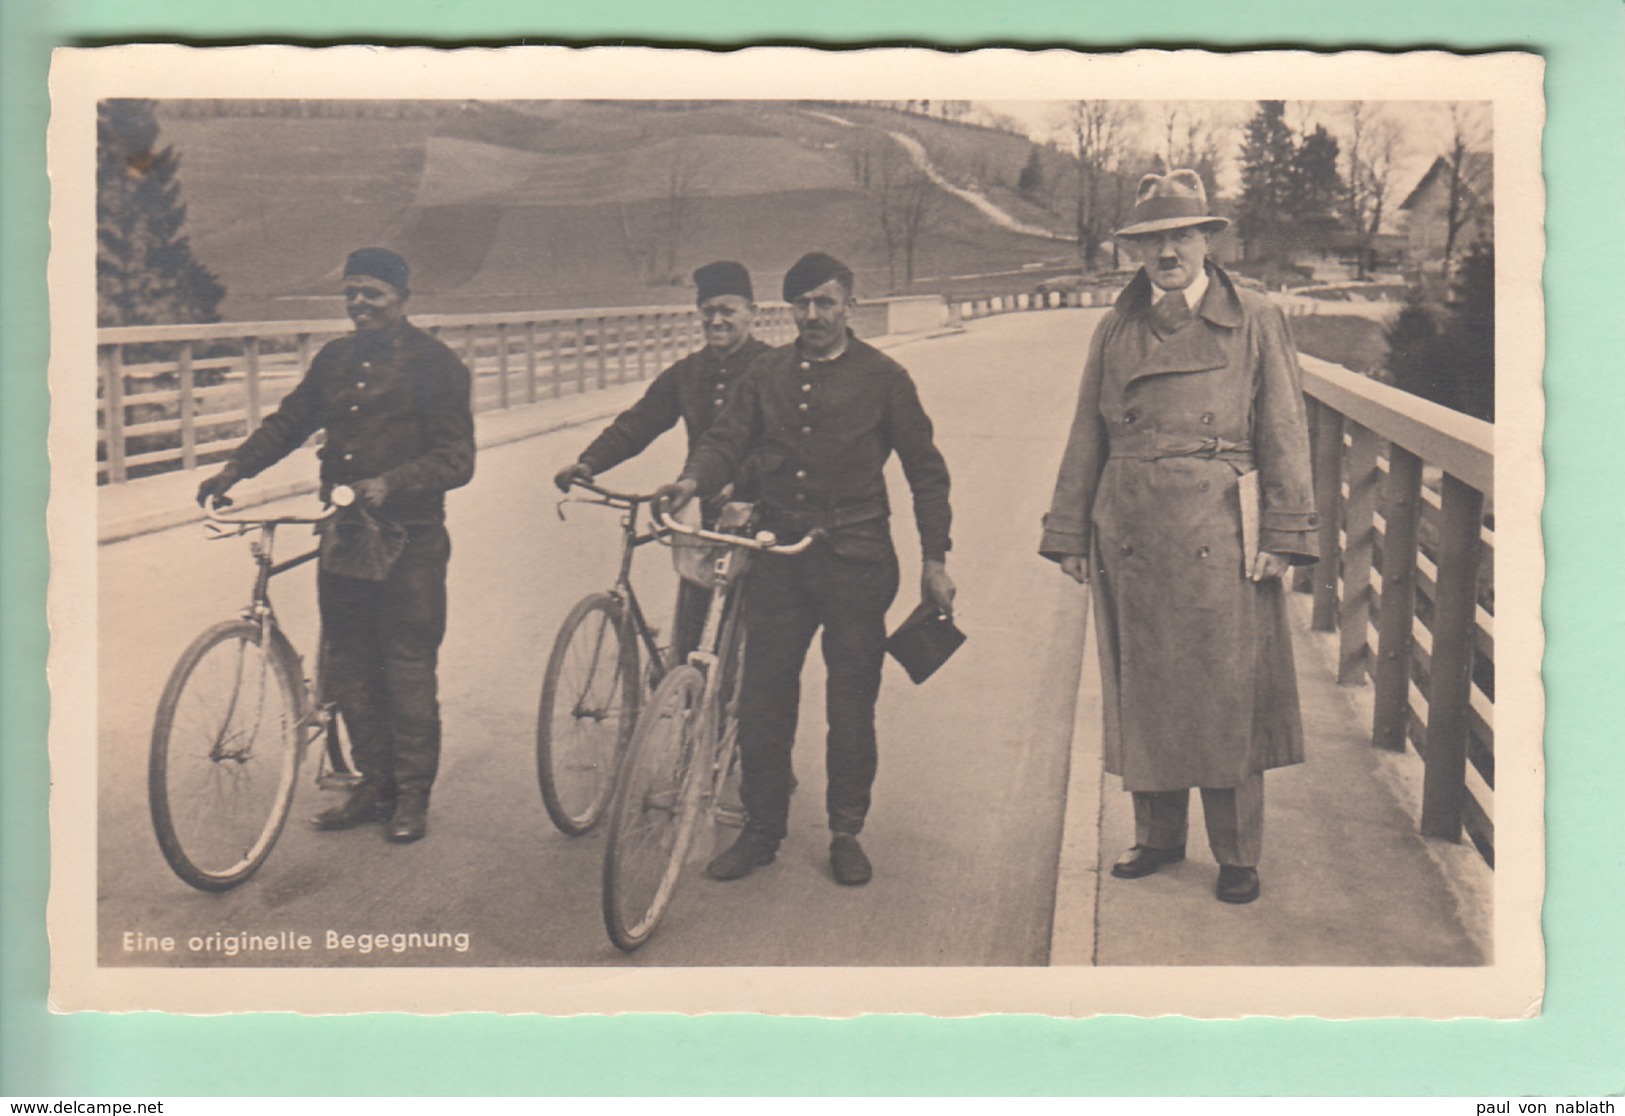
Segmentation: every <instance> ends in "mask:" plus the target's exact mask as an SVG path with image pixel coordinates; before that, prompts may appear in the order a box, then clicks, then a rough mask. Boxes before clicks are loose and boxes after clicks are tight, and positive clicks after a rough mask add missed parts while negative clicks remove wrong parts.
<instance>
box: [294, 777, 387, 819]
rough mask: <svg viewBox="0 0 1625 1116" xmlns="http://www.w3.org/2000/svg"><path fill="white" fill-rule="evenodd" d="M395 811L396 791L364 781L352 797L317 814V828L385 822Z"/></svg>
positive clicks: (351, 793) (356, 787)
mask: <svg viewBox="0 0 1625 1116" xmlns="http://www.w3.org/2000/svg"><path fill="white" fill-rule="evenodd" d="M394 812H395V792H394V791H392V790H390V789H388V788H386V787H383V786H380V785H379V784H377V783H369V782H366V781H362V782H360V783H357V784H356V785H355V789H353V790H352V791H350V797H348V798H346V799H345V800H344V801H343V802H341V803H340V804H339V805H337V806H330V807H328V808H327V809H326V810H323V811H322V812H321V813H319V814H317V815H316V817H315V818H314V819H312V820H313V821H315V823H316V828H317V829H354V828H355V827H356V826H358V825H367V824H369V823H371V822H385V821H388V820H389V819H390V816H391V815H392V814H394Z"/></svg>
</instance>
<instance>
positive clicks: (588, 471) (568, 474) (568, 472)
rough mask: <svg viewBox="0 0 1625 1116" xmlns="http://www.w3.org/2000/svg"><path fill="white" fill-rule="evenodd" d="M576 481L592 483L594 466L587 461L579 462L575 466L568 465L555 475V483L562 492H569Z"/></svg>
mask: <svg viewBox="0 0 1625 1116" xmlns="http://www.w3.org/2000/svg"><path fill="white" fill-rule="evenodd" d="M576 481H587V482H588V483H591V481H592V466H591V465H588V464H587V463H586V462H585V461H577V462H576V463H575V464H573V465H566V466H565V467H564V468H562V469H560V470H559V471H558V472H556V473H554V474H553V483H554V485H556V486H557V487H558V490H559V491H560V492H569V491H570V486H571V485H572V484H574V483H575V482H576Z"/></svg>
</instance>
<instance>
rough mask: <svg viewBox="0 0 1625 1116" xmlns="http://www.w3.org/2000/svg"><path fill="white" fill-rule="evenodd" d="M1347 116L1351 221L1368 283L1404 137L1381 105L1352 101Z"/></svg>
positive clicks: (1349, 212)
mask: <svg viewBox="0 0 1625 1116" xmlns="http://www.w3.org/2000/svg"><path fill="white" fill-rule="evenodd" d="M1345 113H1346V119H1347V134H1346V137H1345V143H1344V152H1345V155H1346V157H1347V159H1348V220H1349V223H1350V224H1351V225H1352V226H1353V227H1354V231H1355V234H1356V235H1357V236H1358V237H1359V262H1358V267H1359V276H1360V278H1362V279H1364V278H1366V277H1367V276H1368V275H1369V274H1370V268H1371V256H1372V244H1373V242H1374V241H1375V240H1376V237H1377V234H1378V233H1380V232H1381V231H1382V221H1383V217H1384V216H1385V215H1386V205H1387V201H1388V196H1389V194H1390V193H1391V191H1392V186H1393V174H1394V164H1395V162H1396V161H1397V160H1398V157H1399V153H1400V147H1401V142H1402V138H1403V137H1402V133H1401V131H1400V128H1399V125H1398V123H1396V122H1395V121H1394V120H1393V119H1392V118H1391V117H1389V116H1386V115H1384V114H1383V112H1382V107H1381V106H1380V105H1376V104H1372V103H1370V102H1368V101H1350V102H1349V103H1348V106H1347V108H1346V110H1345Z"/></svg>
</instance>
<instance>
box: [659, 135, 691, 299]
mask: <svg viewBox="0 0 1625 1116" xmlns="http://www.w3.org/2000/svg"><path fill="white" fill-rule="evenodd" d="M698 169H699V159H698V156H697V155H696V154H695V152H694V150H693V149H692V148H688V147H678V148H676V149H674V150H673V151H672V155H671V159H670V161H669V162H668V163H667V164H666V196H665V198H664V206H663V212H662V214H661V225H662V237H661V246H662V248H663V249H664V255H663V257H662V263H663V264H664V265H665V268H664V275H662V276H660V278H662V279H665V280H671V279H673V278H675V277H676V276H677V274H678V271H677V261H678V259H679V258H680V257H681V256H682V253H683V233H684V231H685V229H686V226H687V224H688V221H689V218H690V217H692V216H693V210H694V196H695V178H696V176H697V171H698Z"/></svg>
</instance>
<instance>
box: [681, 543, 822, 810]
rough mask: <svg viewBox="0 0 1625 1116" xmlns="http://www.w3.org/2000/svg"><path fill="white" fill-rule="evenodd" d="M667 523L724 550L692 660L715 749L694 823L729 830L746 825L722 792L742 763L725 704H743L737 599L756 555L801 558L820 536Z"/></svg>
mask: <svg viewBox="0 0 1625 1116" xmlns="http://www.w3.org/2000/svg"><path fill="white" fill-rule="evenodd" d="M664 523H665V526H666V527H667V529H668V530H671V531H673V532H675V533H677V534H684V535H691V536H693V537H695V538H699V539H704V540H706V541H709V542H716V543H720V544H722V548H721V551H720V552H719V553H718V554H717V556H716V557H715V558H714V559H713V561H712V567H711V570H712V583H713V587H712V591H711V602H710V605H709V607H708V608H707V609H706V614H705V627H704V629H703V630H702V633H701V635H700V642H699V646H698V647H697V648H696V649H695V650H693V651H691V652H690V653H689V656H688V663H689V665H690V666H693V667H696V668H698V669H699V670H700V671H701V672H702V673H704V675H705V689H704V691H703V692H702V693H703V696H702V699H701V704H700V709H701V717H702V720H701V723H700V726H699V728H700V731H701V733H702V734H703V735H702V736H701V739H703V740H707V741H709V742H710V743H711V754H710V756H708V757H705V759H706V762H707V765H708V770H709V779H708V780H707V781H706V782H705V783H704V784H703V785H702V786H701V788H700V794H699V800H698V803H697V805H698V817H696V818H695V823H696V824H703V823H704V821H705V820H706V819H707V818H713V819H714V820H716V821H718V822H721V823H724V824H728V825H734V826H739V825H743V824H744V822H745V814H744V808H743V807H742V806H735V805H732V804H728V803H724V802H723V795H724V791H725V789H726V786H727V783H728V780H729V777H730V776H731V775H732V773H733V770H734V767H735V765H736V762H737V758H738V747H737V745H738V718H737V715H736V714H735V715H733V716H730V715H729V714H730V710H729V708H728V706H727V703H729V702H737V701H738V700H739V693H740V687H741V685H742V684H743V675H744V663H743V659H742V656H739V655H737V654H736V651H737V650H738V649H739V643H740V641H741V640H742V639H743V638H744V633H743V631H742V630H741V629H740V624H741V620H742V614H743V612H744V609H743V608H742V607H740V604H739V601H738V600H737V599H736V598H737V597H738V595H739V593H740V592H741V591H742V590H743V588H744V579H745V574H746V572H747V571H748V570H749V568H750V559H751V557H752V552H753V551H762V552H766V553H770V554H782V555H791V554H799V553H801V551H803V550H805V549H806V548H807V547H808V546H811V545H812V543H813V542H815V541H816V540H817V538H818V535H819V532H813V533H811V534H809V535H807V536H806V537H805V538H803V539H802V540H801V541H799V542H797V543H792V544H790V545H788V546H780V545H778V543H777V542H776V540H775V539H774V538H773V536H772V535H771V534H770V533H767V532H763V533H762V534H760V535H758V536H757V537H756V538H754V539H751V538H748V537H746V536H742V535H729V534H724V533H720V532H716V531H707V530H703V529H698V528H692V527H687V526H685V525H683V524H680V523H677V522H675V521H674V520H672V519H670V518H664ZM730 665H731V666H732V667H733V670H734V674H733V675H732V676H731V677H726V675H727V671H726V670H725V669H723V668H725V667H727V666H730ZM730 682H731V683H732V692H731V693H724V691H723V688H724V686H725V685H727V684H728V683H730Z"/></svg>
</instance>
